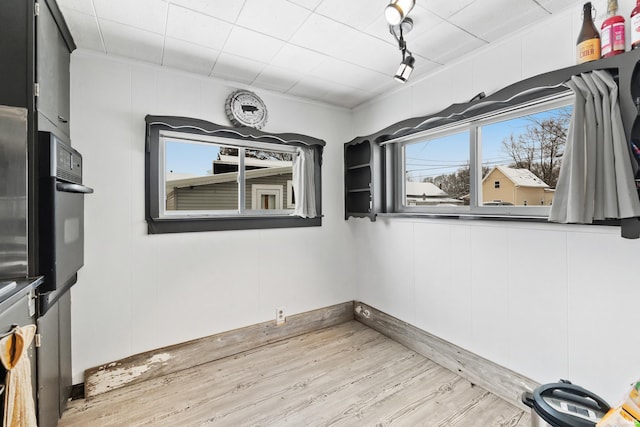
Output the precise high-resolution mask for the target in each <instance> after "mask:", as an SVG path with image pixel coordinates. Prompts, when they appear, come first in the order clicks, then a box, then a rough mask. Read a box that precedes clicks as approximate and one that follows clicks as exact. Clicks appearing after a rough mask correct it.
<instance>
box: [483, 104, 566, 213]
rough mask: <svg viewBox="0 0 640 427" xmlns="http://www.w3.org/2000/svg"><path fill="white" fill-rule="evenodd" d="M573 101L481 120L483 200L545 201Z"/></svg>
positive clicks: (552, 188) (556, 172)
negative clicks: (483, 123) (495, 119)
mask: <svg viewBox="0 0 640 427" xmlns="http://www.w3.org/2000/svg"><path fill="white" fill-rule="evenodd" d="M571 110H572V107H571V106H567V107H562V108H556V109H552V110H548V111H544V112H541V113H535V114H530V115H526V116H521V117H517V118H514V119H510V120H505V121H501V122H497V123H493V124H490V125H486V126H482V128H481V138H482V153H481V158H482V178H483V179H482V186H481V189H480V191H481V197H480V200H481V201H482V204H483V205H484V206H511V205H515V206H549V205H551V203H552V202H553V195H554V192H555V188H556V183H557V181H558V175H559V172H560V163H561V161H562V154H563V152H564V147H565V143H566V140H567V131H568V129H569V123H570V121H571Z"/></svg>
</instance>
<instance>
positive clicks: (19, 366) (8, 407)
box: [0, 325, 37, 427]
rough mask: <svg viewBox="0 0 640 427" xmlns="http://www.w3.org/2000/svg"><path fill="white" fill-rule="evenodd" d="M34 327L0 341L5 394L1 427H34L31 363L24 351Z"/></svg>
mask: <svg viewBox="0 0 640 427" xmlns="http://www.w3.org/2000/svg"><path fill="white" fill-rule="evenodd" d="M35 334H36V325H27V326H23V327H16V328H15V329H14V330H13V333H10V334H9V335H7V336H5V337H3V338H1V339H0V360H1V361H2V364H3V365H4V367H5V368H6V369H7V379H6V381H5V391H4V420H3V426H4V427H36V426H37V421H36V410H35V403H34V402H33V389H32V387H31V363H30V362H29V356H28V354H27V349H28V348H29V346H30V345H31V341H33V337H34V336H35Z"/></svg>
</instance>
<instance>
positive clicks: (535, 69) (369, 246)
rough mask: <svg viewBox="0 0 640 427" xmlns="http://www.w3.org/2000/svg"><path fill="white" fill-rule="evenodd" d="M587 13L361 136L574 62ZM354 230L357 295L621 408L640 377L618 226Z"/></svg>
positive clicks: (631, 289)
mask: <svg viewBox="0 0 640 427" xmlns="http://www.w3.org/2000/svg"><path fill="white" fill-rule="evenodd" d="M625 6H626V5H625ZM630 7H633V5H630ZM580 11H581V8H580V6H578V7H577V8H574V9H572V10H570V11H568V12H566V13H562V14H559V15H557V16H553V17H551V18H549V19H548V20H547V21H545V22H543V23H541V24H539V25H536V26H534V27H531V28H527V29H524V30H523V31H522V32H521V33H519V34H517V35H516V36H513V37H509V38H507V39H505V40H502V41H501V42H498V43H496V44H495V45H494V46H491V47H490V48H485V49H483V50H480V51H478V52H477V53H476V54H474V55H472V56H469V57H467V58H465V59H464V60H461V61H459V62H458V63H456V64H453V65H451V66H447V67H445V68H444V69H443V70H442V71H441V72H439V73H438V74H436V75H433V76H431V77H429V78H426V79H424V80H422V81H418V82H413V83H411V84H409V85H407V86H406V87H404V88H402V89H401V90H398V91H397V92H395V93H392V94H390V95H388V96H387V97H385V98H382V99H378V100H376V101H375V102H371V103H369V104H368V105H365V106H362V107H361V108H359V109H357V110H356V111H355V112H354V123H355V126H354V128H353V129H352V132H353V134H352V136H355V135H366V134H369V133H373V132H375V131H377V130H379V129H381V128H383V127H385V126H387V125H389V124H392V123H394V122H395V121H398V120H400V119H404V118H408V117H414V116H419V115H425V114H428V113H435V112H437V111H439V110H440V109H442V108H444V107H447V106H449V105H450V104H452V103H456V102H464V101H467V100H469V99H471V98H472V96H474V95H475V94H476V93H478V92H480V91H485V92H486V93H487V94H490V93H492V92H494V91H496V90H498V89H500V88H502V87H504V86H507V85H509V84H511V83H514V82H516V81H518V80H522V79H525V78H527V77H531V76H533V75H536V74H540V73H542V72H546V71H551V70H553V69H557V68H562V67H566V66H570V65H573V64H574V61H575V40H576V38H577V33H578V29H579V26H580V23H581V20H580ZM599 11H600V12H602V6H601V7H599ZM629 11H630V9H629V10H623V13H624V15H625V16H628V12H629ZM598 24H599V22H598ZM408 39H409V40H408V42H407V43H409V46H410V37H408ZM419 66H420V64H416V67H419ZM349 224H350V227H351V232H352V236H353V238H354V240H355V241H356V242H357V249H356V252H357V254H358V255H357V256H358V259H357V269H358V271H359V274H360V277H359V278H358V280H357V283H358V287H357V294H356V295H357V299H359V300H362V301H364V302H366V303H368V304H371V305H372V306H374V307H377V308H379V309H381V310H383V311H385V312H387V313H389V314H391V315H393V316H396V317H399V318H400V319H403V320H405V321H407V322H409V323H411V324H413V325H415V326H417V327H419V328H422V329H424V330H426V331H428V332H431V333H433V334H435V335H437V336H440V337H442V338H444V339H446V340H449V341H451V342H453V343H455V344H457V345H459V346H462V347H464V348H467V349H469V350H471V351H473V352H475V353H477V354H480V355H482V356H484V357H486V358H489V359H490V360H493V361H495V362H497V363H499V364H501V365H504V366H506V367H508V368H511V369H513V370H515V371H517V372H519V373H522V374H524V375H527V376H529V377H531V378H532V379H534V380H536V381H539V382H541V383H549V382H555V381H557V380H558V379H559V378H568V379H570V380H572V381H573V382H574V383H576V384H580V385H582V386H584V387H587V388H589V389H591V390H593V391H594V392H596V393H598V394H601V395H602V396H603V397H605V398H606V399H608V400H609V401H610V402H611V403H616V402H617V401H618V400H619V399H620V398H621V397H622V395H623V393H624V392H626V391H627V388H628V387H629V384H630V383H631V382H632V381H634V380H636V379H638V378H640V365H639V364H638V363H637V360H638V357H637V355H638V354H640V340H639V339H638V332H637V324H638V322H637V303H638V301H640V286H639V285H638V280H637V273H636V269H635V268H634V267H635V264H636V263H637V253H638V250H639V249H640V241H630V240H624V239H622V238H621V237H620V231H619V228H617V227H588V226H561V225H554V224H536V223H511V222H489V221H462V220H460V221H455V220H434V219H398V218H396V219H378V221H377V222H373V223H372V222H369V221H368V220H366V219H364V220H363V219H358V220H355V219H351V220H349ZM634 325H635V326H634Z"/></svg>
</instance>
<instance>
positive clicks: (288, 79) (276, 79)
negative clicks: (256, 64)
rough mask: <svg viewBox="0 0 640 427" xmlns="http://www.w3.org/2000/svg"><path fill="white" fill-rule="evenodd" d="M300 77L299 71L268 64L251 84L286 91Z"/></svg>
mask: <svg viewBox="0 0 640 427" xmlns="http://www.w3.org/2000/svg"><path fill="white" fill-rule="evenodd" d="M301 78H302V74H301V73H298V72H295V71H291V70H289V69H283V68H279V67H274V66H272V65H269V66H267V67H266V68H265V69H264V70H262V72H261V73H260V75H259V76H258V77H256V79H255V80H254V81H253V83H252V86H257V87H261V88H264V89H269V90H275V91H279V92H286V91H287V90H289V89H291V88H292V87H293V86H294V85H295V84H296V83H297V82H298V81H300V79H301Z"/></svg>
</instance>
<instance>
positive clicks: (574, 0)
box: [538, 0, 585, 14]
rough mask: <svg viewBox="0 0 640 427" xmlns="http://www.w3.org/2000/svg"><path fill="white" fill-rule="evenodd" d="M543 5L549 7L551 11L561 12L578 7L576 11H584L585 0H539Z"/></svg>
mask: <svg viewBox="0 0 640 427" xmlns="http://www.w3.org/2000/svg"><path fill="white" fill-rule="evenodd" d="M538 1H539V2H540V4H541V5H542V7H544V8H545V9H547V10H548V11H549V12H551V13H557V12H561V11H563V10H566V9H568V8H571V7H574V8H576V13H578V14H580V13H581V12H582V4H583V3H585V2H584V1H583V0H538Z"/></svg>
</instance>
